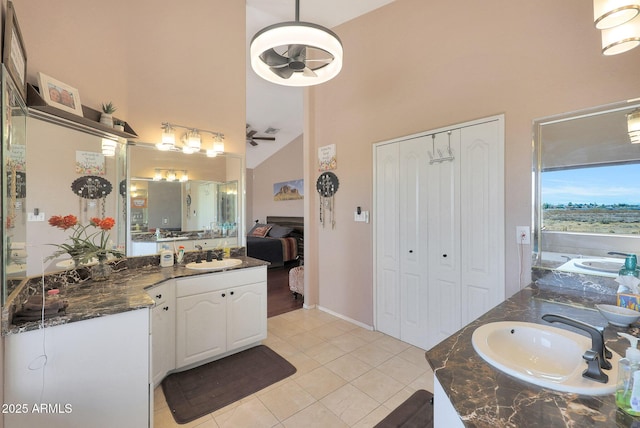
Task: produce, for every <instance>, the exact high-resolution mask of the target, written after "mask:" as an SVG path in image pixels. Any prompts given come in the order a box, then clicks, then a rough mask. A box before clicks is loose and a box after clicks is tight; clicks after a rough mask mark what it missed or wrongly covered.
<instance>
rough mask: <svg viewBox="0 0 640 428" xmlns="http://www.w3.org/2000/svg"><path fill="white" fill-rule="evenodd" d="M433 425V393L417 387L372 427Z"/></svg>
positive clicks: (423, 426)
mask: <svg viewBox="0 0 640 428" xmlns="http://www.w3.org/2000/svg"><path fill="white" fill-rule="evenodd" d="M400 427H402V428H427V427H433V394H432V393H430V392H428V391H425V390H424V389H419V390H417V391H416V392H414V393H413V395H411V397H409V398H407V399H406V400H405V402H404V403H402V404H401V405H399V406H398V407H397V408H396V409H395V410H394V411H393V412H391V413H389V414H388V415H387V417H386V418H384V419H383V420H381V421H380V422H379V423H378V424H377V425H376V426H375V427H374V428H400Z"/></svg>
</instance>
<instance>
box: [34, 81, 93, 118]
mask: <svg viewBox="0 0 640 428" xmlns="http://www.w3.org/2000/svg"><path fill="white" fill-rule="evenodd" d="M38 82H39V84H40V95H41V96H42V98H44V100H45V102H46V103H47V105H49V106H51V107H55V108H59V109H60V110H64V111H68V112H69V113H75V114H77V115H78V116H84V115H83V114H82V103H81V102H80V94H79V93H78V90H77V89H76V88H72V87H71V86H69V85H67V84H66V83H62V82H60V81H59V80H56V79H54V78H53V77H50V76H47V75H46V74H44V73H38Z"/></svg>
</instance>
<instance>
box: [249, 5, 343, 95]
mask: <svg viewBox="0 0 640 428" xmlns="http://www.w3.org/2000/svg"><path fill="white" fill-rule="evenodd" d="M342 53H343V51H342V42H341V41H340V38H339V37H338V36H337V35H336V34H335V33H334V32H333V31H331V30H329V29H327V28H325V27H322V26H320V25H317V24H312V23H309V22H301V21H300V0H296V20H295V21H288V22H282V23H279V24H274V25H270V26H268V27H266V28H263V29H262V30H260V31H258V33H256V35H255V36H253V39H252V40H251V48H250V55H251V67H252V68H253V70H254V71H255V72H256V74H257V75H258V76H260V77H262V78H263V79H265V80H268V81H269V82H272V83H277V84H279V85H285V86H312V85H317V84H320V83H324V82H326V81H328V80H331V79H333V78H334V77H335V76H337V75H338V73H340V70H341V69H342Z"/></svg>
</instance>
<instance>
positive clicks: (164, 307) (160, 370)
mask: <svg viewBox="0 0 640 428" xmlns="http://www.w3.org/2000/svg"><path fill="white" fill-rule="evenodd" d="M175 287H176V283H175V281H174V280H170V281H166V282H164V283H162V284H160V285H158V286H156V287H153V288H152V289H150V290H147V294H148V295H149V296H150V297H151V298H152V299H153V300H154V302H155V305H154V306H153V308H152V309H151V329H150V334H151V381H152V382H153V384H154V385H158V384H159V383H160V382H161V381H162V379H163V378H164V376H165V375H166V374H167V373H168V372H170V371H171V370H173V369H175V368H176V353H175V348H176V291H175Z"/></svg>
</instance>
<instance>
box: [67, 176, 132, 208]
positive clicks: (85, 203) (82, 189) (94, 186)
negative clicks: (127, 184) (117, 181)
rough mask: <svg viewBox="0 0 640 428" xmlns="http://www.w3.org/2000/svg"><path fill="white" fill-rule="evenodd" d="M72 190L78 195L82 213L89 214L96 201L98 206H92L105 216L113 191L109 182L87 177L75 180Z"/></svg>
mask: <svg viewBox="0 0 640 428" xmlns="http://www.w3.org/2000/svg"><path fill="white" fill-rule="evenodd" d="M71 190H72V191H73V193H75V194H76V195H78V204H79V206H80V207H79V208H80V213H87V211H88V210H89V206H90V201H96V202H97V204H94V203H91V206H96V208H97V210H98V212H100V213H101V216H102V217H104V216H105V209H106V207H105V205H106V201H107V195H108V194H109V193H111V190H112V186H111V183H110V182H109V180H107V179H106V178H104V177H98V176H96V175H85V176H84V177H80V178H77V179H75V180H74V181H73V183H71ZM125 190H126V189H125Z"/></svg>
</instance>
